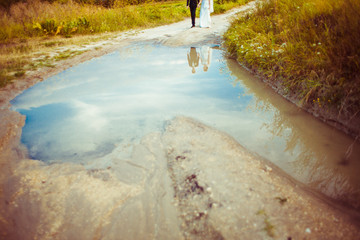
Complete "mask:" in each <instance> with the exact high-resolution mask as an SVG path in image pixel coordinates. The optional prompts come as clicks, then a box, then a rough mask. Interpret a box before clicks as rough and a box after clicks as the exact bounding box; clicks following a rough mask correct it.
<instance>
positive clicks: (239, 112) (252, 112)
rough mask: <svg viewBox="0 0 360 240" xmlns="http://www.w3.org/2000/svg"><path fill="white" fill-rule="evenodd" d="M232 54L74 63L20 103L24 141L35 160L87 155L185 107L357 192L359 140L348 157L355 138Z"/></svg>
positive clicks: (140, 53)
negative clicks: (230, 56)
mask: <svg viewBox="0 0 360 240" xmlns="http://www.w3.org/2000/svg"><path fill="white" fill-rule="evenodd" d="M222 54H223V53H222V51H220V50H217V49H210V48H209V47H206V46H203V47H201V48H200V47H199V48H193V49H188V48H167V47H162V46H151V45H136V46H131V47H128V48H125V49H122V50H120V51H116V52H113V53H111V54H108V55H105V56H103V57H100V58H96V59H93V60H91V61H88V62H85V63H83V64H80V65H78V66H75V67H72V68H70V69H68V70H66V71H64V72H62V73H60V74H58V75H56V76H54V77H51V78H49V79H47V80H46V81H44V82H41V83H38V84H36V85H35V86H34V87H32V88H30V89H28V90H26V91H25V92H24V93H23V94H21V95H19V96H18V97H17V98H15V99H14V100H13V101H12V102H11V103H12V105H13V108H14V109H15V110H17V111H19V112H21V113H22V114H24V115H26V125H25V127H24V128H23V135H22V142H23V143H24V144H25V145H26V146H27V147H28V149H29V152H30V155H31V157H32V158H34V159H40V160H43V161H77V162H81V163H86V162H87V161H88V160H91V159H94V158H97V157H101V156H104V155H106V154H108V153H110V152H111V151H112V150H113V149H114V148H115V146H116V144H119V143H121V144H123V143H128V142H129V143H131V142H136V141H138V140H140V139H141V137H143V136H144V135H145V134H147V133H150V132H153V131H159V130H160V131H161V130H162V129H163V127H164V124H165V122H166V121H167V120H171V119H172V118H173V117H175V116H177V115H184V116H189V117H192V118H195V119H197V120H199V121H201V122H203V123H205V124H208V125H210V126H213V127H216V128H218V129H220V130H222V131H225V132H227V133H228V134H230V135H232V136H233V137H234V138H235V139H236V140H237V141H238V142H239V143H241V144H242V145H243V146H245V147H247V148H248V149H250V150H251V151H253V152H256V153H257V154H259V155H261V156H263V157H265V158H267V159H269V160H270V161H272V162H274V163H275V164H277V165H278V166H280V167H281V168H283V169H284V170H285V171H287V172H288V173H290V174H291V175H292V176H294V177H295V178H296V179H298V180H300V181H302V182H305V183H307V184H309V185H311V186H312V187H314V188H316V189H318V190H320V191H322V192H324V193H326V194H327V195H330V196H333V197H335V198H344V197H346V198H347V197H348V196H349V192H350V193H351V194H350V195H351V196H352V197H351V198H352V199H353V198H355V199H357V198H358V195H359V194H358V193H357V194H356V192H359V189H360V178H359V176H357V175H358V170H359V169H360V163H359V156H360V151H359V145H358V144H355V145H354V147H353V149H354V151H353V152H352V153H351V156H350V157H349V159H350V161H349V162H350V163H351V165H352V166H351V167H346V166H341V165H339V164H338V163H339V161H341V159H342V158H343V157H344V155H345V153H346V151H347V150H348V147H349V146H350V145H351V144H352V140H351V139H350V138H348V137H346V136H344V135H343V134H341V133H339V132H337V131H335V130H333V129H331V128H329V127H328V126H325V125H324V124H322V123H320V122H319V121H317V120H316V119H314V118H312V117H311V116H309V115H307V114H305V113H303V112H302V111H300V110H299V109H298V108H296V107H295V106H294V105H292V104H289V103H288V102H286V101H285V100H283V99H282V98H281V97H279V96H277V95H276V94H275V93H273V91H271V90H270V89H269V88H267V87H266V86H264V84H262V83H261V82H260V81H259V80H258V79H256V78H254V77H252V76H250V74H248V73H247V72H245V71H244V70H241V68H239V67H238V65H237V64H236V63H234V62H232V61H230V60H226V59H224V57H223V56H222ZM204 64H205V65H206V66H205V67H204ZM344 189H345V190H344ZM354 194H355V195H354ZM353 200H354V199H353Z"/></svg>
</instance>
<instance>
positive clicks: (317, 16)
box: [225, 0, 360, 119]
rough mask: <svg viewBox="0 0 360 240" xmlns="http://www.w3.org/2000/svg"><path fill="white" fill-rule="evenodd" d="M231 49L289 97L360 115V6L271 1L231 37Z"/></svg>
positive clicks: (344, 0)
mask: <svg viewBox="0 0 360 240" xmlns="http://www.w3.org/2000/svg"><path fill="white" fill-rule="evenodd" d="M225 39H226V43H227V48H228V51H229V52H230V53H231V54H232V55H233V56H235V57H236V58H237V60H238V61H239V62H240V63H242V64H244V65H245V66H247V67H248V68H250V69H252V70H254V71H256V72H258V73H259V74H260V75H262V76H264V77H265V78H266V79H267V80H268V81H270V82H271V84H273V85H280V86H281V89H282V91H283V92H284V94H285V95H290V96H296V98H297V99H298V101H299V103H300V104H301V105H303V106H305V107H307V108H314V109H317V111H328V110H329V109H332V110H336V111H337V113H338V114H339V115H342V116H345V118H346V119H352V118H355V117H357V118H359V117H360V116H359V112H360V2H359V1H358V0H269V1H264V2H261V3H260V4H259V5H258V7H257V10H256V11H255V12H254V13H253V14H247V15H245V16H242V17H239V18H238V19H237V20H236V21H234V22H233V23H232V26H231V27H230V29H229V30H228V31H227V33H226V34H225Z"/></svg>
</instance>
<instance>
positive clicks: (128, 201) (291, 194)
mask: <svg viewBox="0 0 360 240" xmlns="http://www.w3.org/2000/svg"><path fill="white" fill-rule="evenodd" d="M251 4H253V3H251ZM251 4H250V5H248V6H246V7H245V8H243V9H246V8H251V7H252V5H251ZM243 9H237V10H236V11H241V10H243ZM234 14H235V12H230V13H227V14H225V15H218V16H214V17H213V18H212V20H213V23H214V25H213V27H212V28H210V29H201V28H193V29H190V28H189V27H190V20H186V21H183V22H180V23H176V24H172V25H168V26H163V27H158V28H154V29H147V30H144V31H141V32H135V31H134V32H127V33H123V34H120V35H119V36H115V37H114V38H113V39H112V40H108V41H106V42H101V43H97V44H93V45H88V46H86V47H84V49H88V50H89V51H88V52H87V53H85V54H82V55H80V56H77V57H75V58H73V59H70V60H65V61H63V62H61V63H60V64H58V65H57V68H56V69H50V70H49V69H42V70H39V71H38V72H34V73H32V75H29V77H28V79H26V81H22V82H19V83H16V84H13V85H11V86H8V87H7V88H6V89H4V90H2V91H1V109H0V111H1V114H0V130H1V131H0V149H1V152H0V164H1V168H0V169H1V170H0V171H1V174H0V182H1V191H0V193H1V198H0V212H1V215H0V236H1V237H0V238H2V239H357V238H358V237H359V236H360V227H359V220H358V218H357V219H356V218H355V217H356V216H355V215H354V214H352V213H350V212H347V210H346V209H345V208H341V207H339V206H338V205H336V204H335V203H333V202H331V201H330V200H328V199H326V198H325V197H323V196H319V195H317V194H315V193H311V192H310V191H308V190H307V189H306V188H305V187H304V186H302V185H301V184H299V183H297V182H295V181H293V180H291V178H290V177H289V176H287V175H286V174H284V173H283V172H282V171H281V170H279V169H277V168H276V167H275V166H273V165H272V164H271V163H269V162H267V161H266V160H264V159H261V158H259V157H257V156H255V155H253V154H252V153H250V152H248V151H247V150H246V149H245V148H243V147H242V146H240V145H239V144H238V143H237V142H236V141H235V140H234V139H233V138H232V137H230V136H228V135H226V134H224V133H222V132H220V131H218V130H216V129H213V128H211V127H208V126H206V125H204V124H202V123H200V122H197V121H195V120H193V119H190V118H187V117H177V118H175V119H174V120H173V121H171V122H170V123H168V124H167V127H166V129H165V130H164V132H154V133H151V134H149V135H147V136H144V137H143V139H142V140H141V142H140V143H138V144H134V145H121V144H120V145H118V146H117V148H115V149H114V150H113V151H112V152H111V153H110V154H108V155H106V156H104V157H101V158H99V159H96V160H94V161H93V162H92V163H91V164H89V165H86V166H84V165H80V164H76V163H57V164H50V165H48V164H45V163H43V162H41V161H36V160H30V159H28V158H27V152H26V149H25V148H24V147H23V146H21V144H20V137H21V128H22V126H23V125H24V121H25V120H24V117H23V116H21V115H20V114H19V113H16V112H13V111H11V110H9V106H10V104H9V101H10V100H11V99H12V98H14V97H15V96H16V95H17V94H19V93H21V92H22V91H23V90H24V89H26V88H28V87H30V86H31V85H33V84H34V83H36V82H37V81H40V80H41V79H44V78H46V77H48V76H50V75H53V74H56V73H58V72H60V71H62V70H64V69H66V68H68V67H70V66H72V65H76V64H78V63H79V62H82V61H86V60H88V59H91V58H93V57H96V56H101V55H102V54H105V53H107V52H111V51H113V50H115V49H117V48H119V47H122V46H126V45H128V44H130V43H131V42H133V41H149V42H153V43H154V44H164V45H168V46H194V45H195V46H196V45H199V46H200V45H203V44H219V43H220V41H221V34H222V33H223V32H224V31H225V30H226V28H227V27H228V25H229V18H231V16H233V15H234ZM99 46H102V50H100V51H99V50H95V49H96V48H98V47H99ZM103 162H108V163H109V164H108V167H107V168H101V167H99V166H101V165H102V164H101V163H103Z"/></svg>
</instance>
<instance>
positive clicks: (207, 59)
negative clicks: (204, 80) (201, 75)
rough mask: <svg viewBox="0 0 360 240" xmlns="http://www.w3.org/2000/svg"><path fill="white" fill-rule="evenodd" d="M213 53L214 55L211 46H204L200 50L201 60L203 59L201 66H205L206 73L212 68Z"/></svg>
mask: <svg viewBox="0 0 360 240" xmlns="http://www.w3.org/2000/svg"><path fill="white" fill-rule="evenodd" d="M211 53H212V49H211V48H210V47H209V46H202V47H201V48H200V59H201V64H202V65H203V66H204V71H205V72H206V71H207V70H208V69H209V67H210V63H211Z"/></svg>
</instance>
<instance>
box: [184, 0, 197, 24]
mask: <svg viewBox="0 0 360 240" xmlns="http://www.w3.org/2000/svg"><path fill="white" fill-rule="evenodd" d="M198 4H199V0H186V6H188V7H190V13H191V23H192V26H191V27H192V28H193V27H195V16H196V7H197V5H198Z"/></svg>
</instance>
